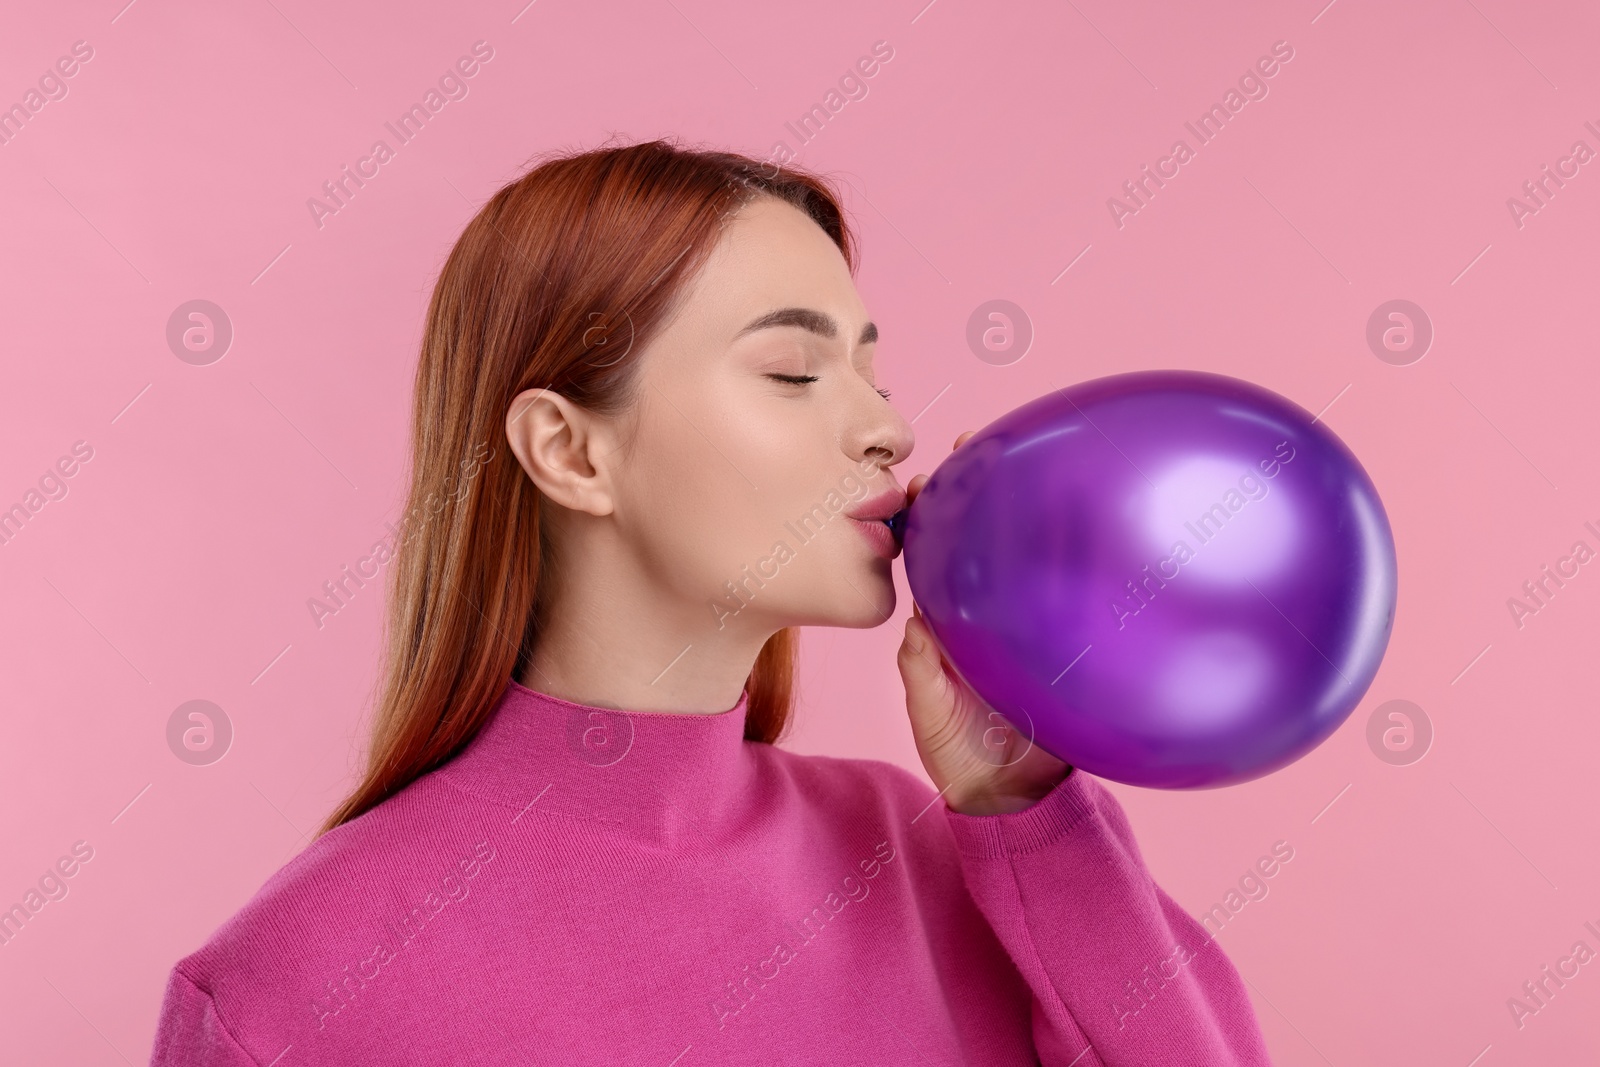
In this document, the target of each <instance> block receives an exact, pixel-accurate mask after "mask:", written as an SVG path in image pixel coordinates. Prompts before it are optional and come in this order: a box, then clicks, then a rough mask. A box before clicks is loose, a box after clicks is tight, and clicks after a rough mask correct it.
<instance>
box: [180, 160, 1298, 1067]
mask: <svg viewBox="0 0 1600 1067" xmlns="http://www.w3.org/2000/svg"><path fill="white" fill-rule="evenodd" d="M854 263H855V258H854V249H853V245H852V239H851V235H850V233H849V231H848V229H847V228H846V225H845V222H844V219H843V217H842V214H841V210H840V207H839V204H838V202H837V200H836V199H835V197H834V195H833V193H832V192H831V191H830V189H829V187H828V186H827V185H826V184H825V183H824V182H822V181H820V180H819V179H817V178H815V177H811V176H807V175H805V174H801V173H792V172H783V173H775V172H774V171H773V170H772V168H770V167H766V166H763V165H762V164H760V163H758V162H755V161H753V160H750V159H746V158H744V157H741V156H736V155H731V154H725V153H718V152H698V151H689V150H685V149H682V148H680V147H677V146H675V145H671V144H668V143H663V142H654V143H647V144H638V145H632V146H626V147H620V148H611V149H604V150H597V151H592V152H588V153H583V154H578V155H572V156H569V157H565V158H555V159H551V160H548V161H546V162H544V163H542V164H541V165H540V166H538V167H537V168H536V169H534V170H532V171H530V172H529V173H528V174H526V175H525V176H523V177H522V178H520V179H519V180H517V181H515V182H513V183H511V184H510V185H508V186H507V187H505V188H504V189H502V190H500V191H499V192H498V193H497V194H496V195H495V196H494V197H493V198H492V199H491V200H490V201H489V203H488V204H487V205H486V206H485V207H484V208H483V210H482V211H480V212H479V213H478V215H477V216H476V217H475V218H474V219H473V220H472V221H471V223H469V224H468V226H467V228H466V231H465V233H463V235H462V236H461V238H460V240H459V241H458V242H457V244H456V246H455V248H454V250H453V251H452V253H451V255H450V257H449V260H448V262H447V263H446V264H445V267H444V270H443V273H442V275H441V277H440V279H439V282H438V285H437V286H436V288H435V290H434V294H433V299H432V302H431V304H430V306H429V309H428V318H427V324H426V330H425V335H424V339H423V345H422V353H421V361H420V366H419V368H418V371H417V379H416V403H415V412H414V420H413V435H414V449H413V478H412V483H411V490H410V502H409V507H408V510H407V522H406V524H405V526H404V527H403V528H402V529H401V531H400V534H399V537H398V544H397V545H396V548H395V551H396V556H395V559H394V562H393V563H392V564H391V566H390V569H391V572H392V575H393V579H392V580H393V585H392V588H391V590H390V595H389V601H388V604H389V606H388V613H389V614H388V660H387V666H386V671H385V676H384V679H383V686H382V694H381V700H380V704H379V709H378V719H377V725H376V730H375V734H374V738H373V743H372V748H371V752H370V757H369V767H368V770H367V773H366V776H365V778H364V779H363V780H362V782H361V783H360V785H359V786H358V787H357V788H356V790H355V792H354V794H353V795H352V796H350V798H349V799H348V800H347V801H345V803H344V804H343V805H342V806H341V807H340V808H339V809H338V810H337V811H336V812H335V813H334V814H333V816H332V817H331V818H330V819H329V821H328V824H327V826H326V827H325V828H324V829H325V833H324V834H323V835H322V836H321V837H320V838H318V839H317V840H316V841H315V842H314V843H313V844H312V845H311V846H309V847H308V848H307V849H305V851H303V852H302V853H301V854H299V855H298V856H296V857H295V858H294V859H293V860H292V861H291V862H290V863H289V864H287V865H286V866H285V867H284V868H283V869H282V870H281V871H279V872H278V873H277V874H276V875H274V876H273V877H272V878H271V879H270V880H268V882H267V883H266V884H265V885H264V886H263V887H262V888H261V890H260V891H259V892H258V893H257V894H256V896H255V897H254V898H253V899H252V900H251V901H250V902H249V903H248V904H246V905H245V907H244V908H243V909H242V910H241V911H240V912H239V913H238V914H237V915H236V916H234V917H233V918H232V919H230V920H229V921H228V922H227V923H225V924H224V925H223V926H222V927H221V928H220V929H219V930H218V931H217V932H216V933H215V934H214V935H213V936H212V938H211V939H210V941H208V942H207V943H206V945H204V946H203V947H202V948H200V949H199V950H198V951H197V952H195V953H193V954H192V955H190V956H188V957H186V958H184V959H183V960H181V961H180V962H179V963H178V964H177V966H176V967H175V968H174V970H173V973H172V975H171V978H170V982H169V984H168V987H167V991H166V1000H165V1003H164V1006H163V1010H162V1015H161V1019H160V1024H159V1030H158V1033H157V1037H156V1042H155V1053H154V1059H153V1061H152V1062H153V1063H155V1064H162V1065H166V1064H185V1065H188V1064H206V1065H213V1064H214V1065H229V1067H233V1065H239V1067H244V1065H247V1064H261V1065H267V1064H271V1065H273V1067H298V1065H301V1064H335V1065H339V1067H351V1065H359V1064H411V1063H415V1064H440V1063H470V1064H482V1065H493V1064H534V1063H538V1064H543V1063H550V1064H563V1065H571V1064H602V1063H604V1064H617V1063H638V1064H659V1065H661V1067H668V1065H678V1067H690V1065H694V1064H733V1063H751V1064H754V1063H762V1064H767V1063H773V1062H793V1063H828V1064H841V1063H845V1064H874V1065H876V1064H902V1063H903V1064H932V1063H951V1064H954V1063H963V1064H967V1063H970V1064H985V1065H1010V1064H1017V1065H1021V1064H1035V1063H1043V1064H1050V1065H1062V1067H1065V1065H1067V1064H1078V1065H1082V1067H1089V1065H1096V1064H1098V1065H1113V1064H1115V1065H1129V1067H1132V1065H1140V1067H1151V1065H1157V1064H1196V1065H1202V1064H1203V1065H1206V1067H1217V1065H1223V1064H1265V1063H1267V1062H1268V1059H1267V1055H1266V1052H1265V1049H1264V1046H1263V1042H1262V1038H1261V1035H1260V1032H1259V1029H1258V1027H1257V1024H1256V1021H1255V1017H1254V1015H1253V1014H1252V1011H1251V1007H1250V1003H1249V1000H1248V998H1247V996H1246V994H1245V991H1244V988H1243V985H1242V983H1241V981H1240V979H1239V976H1238V974H1237V972H1236V971H1235V970H1234V968H1233V967H1232V965H1231V964H1230V962H1229V961H1228V960H1227V958H1226V957H1225V956H1224V954H1223V952H1222V950H1221V949H1220V948H1218V947H1216V946H1215V945H1214V944H1212V943H1210V942H1209V941H1208V940H1207V936H1206V934H1205V931H1204V930H1203V928H1202V927H1201V926H1200V925H1199V924H1198V923H1196V922H1195V921H1194V920H1193V919H1192V918H1191V917H1190V916H1189V915H1187V914H1186V913H1185V912H1183V910H1182V909H1180V908H1179V907H1178V906H1177V905H1176V904H1175V903H1174V902H1173V901H1172V899H1171V898H1170V897H1169V896H1167V894H1166V893H1165V892H1163V891H1162V890H1161V889H1160V888H1159V887H1158V886H1156V885H1155V884H1154V883H1153V881H1152V880H1151V877H1150V874H1149V872H1148V871H1147V870H1146V868H1145V866H1144V862H1143V860H1142V858H1141V856H1140V853H1139V848H1138V845H1137V844H1136V842H1135V841H1134V838H1133V835H1132V833H1131V830H1130V828H1129V825H1128V822H1127V819H1126V818H1125V817H1124V814H1123V812H1122V809H1121V808H1120V807H1119V806H1118V804H1117V802H1116V801H1115V799H1113V797H1112V796H1111V794H1110V793H1109V792H1108V791H1107V790H1105V789H1104V788H1103V787H1101V786H1100V785H1099V784H1097V783H1096V782H1095V781H1094V780H1093V779H1091V778H1088V777H1086V776H1084V775H1083V774H1082V773H1080V772H1077V771H1074V770H1072V768H1070V767H1068V766H1067V765H1065V764H1063V763H1061V762H1060V761H1059V760H1056V759H1055V758H1053V757H1051V756H1049V755H1048V754H1047V753H1045V752H1044V751H1043V750H1041V749H1038V748H1034V747H1032V746H1031V745H1030V744H1029V743H1028V739H1026V738H1022V737H1018V736H1016V735H1015V734H1013V733H1012V732H1011V731H1010V729H1009V728H1008V727H1005V726H1004V725H1003V724H1000V723H999V722H998V719H997V717H993V718H991V717H988V716H987V715H986V712H987V709H986V708H985V707H984V706H983V704H982V703H981V701H980V700H979V699H978V698H977V697H976V696H975V695H974V694H973V693H972V692H971V691H970V690H969V689H967V688H966V687H965V685H964V684H963V683H961V681H960V680H959V679H958V678H957V677H956V676H955V675H954V674H953V673H952V671H951V670H950V669H949V668H948V667H947V665H946V664H944V663H943V662H942V661H941V660H940V659H939V658H938V652H937V650H936V648H935V646H933V645H932V643H931V641H930V634H929V631H928V629H927V628H926V627H925V626H924V625H923V624H922V622H921V620H920V617H919V616H917V615H915V613H913V616H912V617H911V618H909V619H907V620H906V622H905V639H904V643H903V644H902V645H901V647H900V650H899V656H898V665H899V670H900V672H901V675H902V678H903V680H904V683H905V687H906V705H907V709H908V711H909V713H910V718H911V727H912V731H913V733H914V736H915V739H916V744H917V750H918V752H919V754H920V755H921V758H922V761H923V764H924V766H925V767H926V769H927V771H928V775H929V776H930V778H931V779H932V780H933V782H934V784H935V786H937V787H938V791H937V792H935V791H934V790H933V789H929V788H928V786H927V785H926V784H925V783H924V782H923V781H922V780H921V779H919V778H917V777H916V776H914V775H912V774H910V773H908V772H906V771H904V770H903V769H901V768H898V767H895V766H893V765H891V764H888V763H883V762H878V761H873V760H850V759H835V758H829V757H820V756H799V755H795V754H793V753H790V752H786V751H784V750H782V749H779V748H776V747H774V744H773V742H774V741H776V740H777V739H778V738H779V736H780V735H781V734H782V733H783V729H784V726H785V725H786V724H787V722H788V718H789V713H790V705H791V699H792V695H793V694H792V690H793V672H794V657H795V649H796V633H797V630H796V628H797V627H799V626H802V625H808V624H809V625H820V626H848V627H867V626H875V625H877V624H879V623H881V622H884V621H886V620H888V619H889V618H890V616H891V613H892V612H893V610H894V607H895V590H894V585H893V582H892V580H891V561H892V559H893V557H894V556H895V555H896V554H897V553H898V550H899V549H898V544H897V543H896V540H895V538H894V536H893V534H892V532H891V530H890V528H889V526H888V525H887V524H886V522H885V521H884V520H886V519H888V518H889V517H890V516H891V515H893V514H894V513H895V512H896V511H897V510H899V509H900V508H901V507H903V506H904V505H905V503H906V502H907V500H908V499H909V498H910V497H912V496H914V493H915V492H916V491H917V490H918V489H920V486H921V484H922V482H923V481H924V480H925V479H923V478H918V479H914V480H913V481H912V483H911V485H910V486H909V487H908V489H909V490H910V492H905V491H902V489H901V488H900V487H899V486H898V485H897V483H896V480H895V477H894V474H893V472H892V469H891V468H892V467H893V466H894V465H895V464H898V463H899V462H901V461H902V460H904V459H905V458H906V456H907V455H908V454H909V453H910V451H911V447H912V434H911V428H910V426H909V425H908V424H907V423H906V421H905V420H904V419H903V418H902V417H901V416H900V415H899V414H898V413H897V412H896V411H895V409H894V408H893V407H891V406H890V404H889V403H888V394H887V393H886V392H883V391H881V390H879V389H877V388H876V387H875V385H874V379H873V366H872V359H873V351H874V342H875V341H876V339H877V334H878V331H877V327H876V326H874V325H873V324H872V323H871V322H870V321H869V320H868V318H867V315H866V311H865V308H864V306H863V304H862V301H861V298H860V296H859V295H858V294H857V292H856V290H855V286H854V283H853V280H852V274H853V270H854ZM958 445H959V442H958ZM863 712H864V713H865V709H863Z"/></svg>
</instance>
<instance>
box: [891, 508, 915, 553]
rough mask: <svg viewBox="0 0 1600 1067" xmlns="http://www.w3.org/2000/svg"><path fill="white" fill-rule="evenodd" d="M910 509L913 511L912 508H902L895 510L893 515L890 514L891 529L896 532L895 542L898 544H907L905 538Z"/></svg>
mask: <svg viewBox="0 0 1600 1067" xmlns="http://www.w3.org/2000/svg"><path fill="white" fill-rule="evenodd" d="M910 511H911V509H910V508H901V509H900V510H899V511H897V512H895V513H894V514H893V515H891V516H889V531H890V532H891V533H893V534H894V541H895V544H897V545H904V544H905V540H906V515H907V514H908V513H909V512H910Z"/></svg>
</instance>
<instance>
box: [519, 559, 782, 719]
mask: <svg viewBox="0 0 1600 1067" xmlns="http://www.w3.org/2000/svg"><path fill="white" fill-rule="evenodd" d="M571 532H572V533H576V534H579V535H582V534H595V535H597V536H571V537H565V538H562V539H561V541H560V543H559V544H558V546H557V548H556V551H555V552H554V558H555V559H557V560H561V561H562V563H561V566H560V568H559V574H556V575H553V576H552V579H551V580H552V582H553V588H552V589H549V590H542V591H541V593H542V594H543V593H548V594H549V595H550V602H549V604H548V606H547V609H546V610H545V611H543V612H542V615H543V618H544V621H543V622H542V623H541V626H540V629H539V633H538V640H537V642H536V645H535V649H534V653H533V657H532V660H531V662H530V663H529V665H528V667H527V669H525V670H524V671H523V672H522V673H521V674H520V675H519V676H518V677H517V679H516V680H517V683H518V684H519V685H522V686H525V687H526V688H528V689H532V690H535V691H537V692H540V693H547V694H549V695H550V696H554V697H559V698H560V699H562V700H569V701H573V702H575V703H579V704H588V705H594V706H598V707H606V708H623V709H629V710H650V711H658V712H682V713H686V714H701V715H712V714H717V713H719V712H723V711H726V710H728V709H729V708H731V707H733V705H734V704H735V703H736V702H737V701H738V699H739V695H740V694H741V693H742V692H743V691H744V687H745V683H746V681H747V680H748V679H749V677H750V671H751V669H752V668H753V667H754V666H755V661H756V656H757V655H758V654H760V652H761V648H762V646H763V645H764V644H766V642H767V639H768V638H769V637H771V636H772V635H773V634H774V633H776V632H777V631H778V629H780V626H779V625H777V624H774V623H773V622H772V621H771V620H768V619H764V618H761V617H760V616H759V615H758V613H757V604H753V603H752V604H746V605H741V602H740V601H739V600H738V599H736V598H735V597H734V596H733V595H732V594H731V593H729V592H728V590H727V589H725V588H723V589H716V590H707V591H704V592H703V593H701V594H700V595H685V593H684V591H683V590H682V589H681V588H675V587H673V586H672V585H671V584H670V583H671V581H672V578H673V577H677V576H667V575H662V574H660V573H659V571H658V570H656V569H653V568H650V567H648V566H645V565H643V564H642V562H641V561H640V560H638V559H637V558H636V557H635V556H634V555H633V554H632V553H630V552H627V551H626V550H625V549H624V548H623V546H621V545H620V544H619V543H618V542H617V540H616V539H615V538H614V537H610V536H606V531H603V530H589V531H582V530H579V531H571ZM730 577H736V576H730ZM542 580H543V579H542ZM680 582H681V578H680Z"/></svg>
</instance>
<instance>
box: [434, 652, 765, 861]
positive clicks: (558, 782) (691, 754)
mask: <svg viewBox="0 0 1600 1067" xmlns="http://www.w3.org/2000/svg"><path fill="white" fill-rule="evenodd" d="M749 700H750V698H749V694H748V693H740V695H739V701H738V703H736V704H735V705H734V706H733V707H732V708H730V709H729V710H727V711H723V712H718V713H715V714H695V713H682V712H669V711H654V710H648V709H645V710H631V709H630V710H625V711H623V710H616V709H611V708H602V707H596V706H593V705H589V704H580V703H575V702H573V701H570V700H562V699H561V698H559V697H555V696H551V695H549V694H548V693H541V692H538V691H536V690H533V689H529V688H528V687H526V686H524V685H521V684H520V683H518V682H517V681H515V680H514V679H513V680H511V681H510V682H509V683H508V684H507V685H506V688H505V691H504V692H503V693H502V694H501V696H500V699H499V700H498V701H497V702H496V704H495V707H494V710H493V711H492V712H491V713H490V717H489V719H488V721H487V722H486V723H485V724H484V726H483V727H482V729H480V730H479V732H478V734H477V735H476V736H475V737H474V738H473V739H472V740H471V741H470V742H469V743H468V744H467V746H466V748H465V749H463V750H462V751H461V753H460V754H459V755H457V757H456V758H455V759H453V760H451V761H450V762H449V763H447V764H446V765H445V766H444V767H443V768H442V770H441V773H443V774H444V775H445V776H446V777H447V778H448V779H449V780H450V781H451V782H452V784H454V785H455V786H456V787H457V788H460V789H462V790H463V791H465V792H468V793H471V794H473V795H475V796H478V797H481V798H483V799H486V800H490V801H493V802H495V803H497V804H500V805H502V806H505V807H508V808H511V809H514V810H513V813H512V818H513V819H514V820H515V821H516V822H517V823H518V824H519V825H520V824H521V823H523V822H525V821H526V820H528V819H529V818H530V817H533V816H538V817H539V820H540V821H546V820H549V819H552V818H554V819H557V820H559V821H560V823H561V824H563V825H566V826H569V827H570V826H572V820H573V819H579V820H593V821H596V822H599V823H601V824H604V825H609V826H610V827H612V828H613V829H616V830H620V831H623V832H625V833H627V834H629V835H630V836H635V837H638V838H640V839H642V840H644V841H647V842H650V843H654V844H657V845H663V846H668V847H670V846H672V845H674V844H676V843H678V842H680V841H682V840H684V839H685V838H686V837H687V838H688V839H689V840H692V839H693V838H694V837H695V836H696V835H704V834H706V833H714V832H715V831H717V830H718V829H720V828H721V827H723V826H724V825H725V824H727V823H728V822H729V821H730V820H732V819H734V818H736V817H737V816H738V814H739V807H740V804H739V800H740V798H741V797H742V796H743V795H744V794H745V792H746V791H747V790H748V789H749V788H750V786H751V785H752V783H753V781H754V778H755V766H754V756H753V753H752V751H751V750H752V749H753V748H754V747H755V743H754V742H747V741H745V739H744V724H745V715H746V712H747V711H748V709H749Z"/></svg>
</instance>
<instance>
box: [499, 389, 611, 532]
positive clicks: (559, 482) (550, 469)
mask: <svg viewBox="0 0 1600 1067" xmlns="http://www.w3.org/2000/svg"><path fill="white" fill-rule="evenodd" d="M506 442H507V443H508V444H509V445H510V446H511V452H512V454H513V455H515V456H516V457H517V462H518V463H520V464H521V465H522V469H523V470H524V471H526V472H527V474H528V477H529V478H531V479H532V480H533V484H534V485H536V486H538V488H539V491H540V492H541V493H543V494H544V495H545V496H546V497H548V498H549V499H550V500H552V501H554V502H555V503H557V504H560V505H561V506H562V507H564V508H568V509H570V510H572V511H584V512H588V513H589V514H591V515H609V514H611V512H612V511H613V510H614V509H615V499H614V496H613V493H612V484H611V470H610V467H609V465H608V464H607V462H606V458H607V457H608V456H609V455H610V454H611V453H612V452H614V451H615V447H614V445H613V444H612V443H611V428H610V426H609V424H607V423H606V422H605V420H603V419H601V418H600V417H599V416H597V415H595V414H594V413H593V412H591V411H589V410H587V409H586V408H583V407H581V406H580V405H578V404H574V403H573V402H572V401H570V400H568V399H567V398H566V397H564V396H562V395H561V394H560V393H555V392H551V391H550V390H548V389H528V390H525V391H523V392H521V393H518V394H517V395H516V396H515V397H514V398H513V399H512V401H511V407H510V410H508V411H507V412H506Z"/></svg>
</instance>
